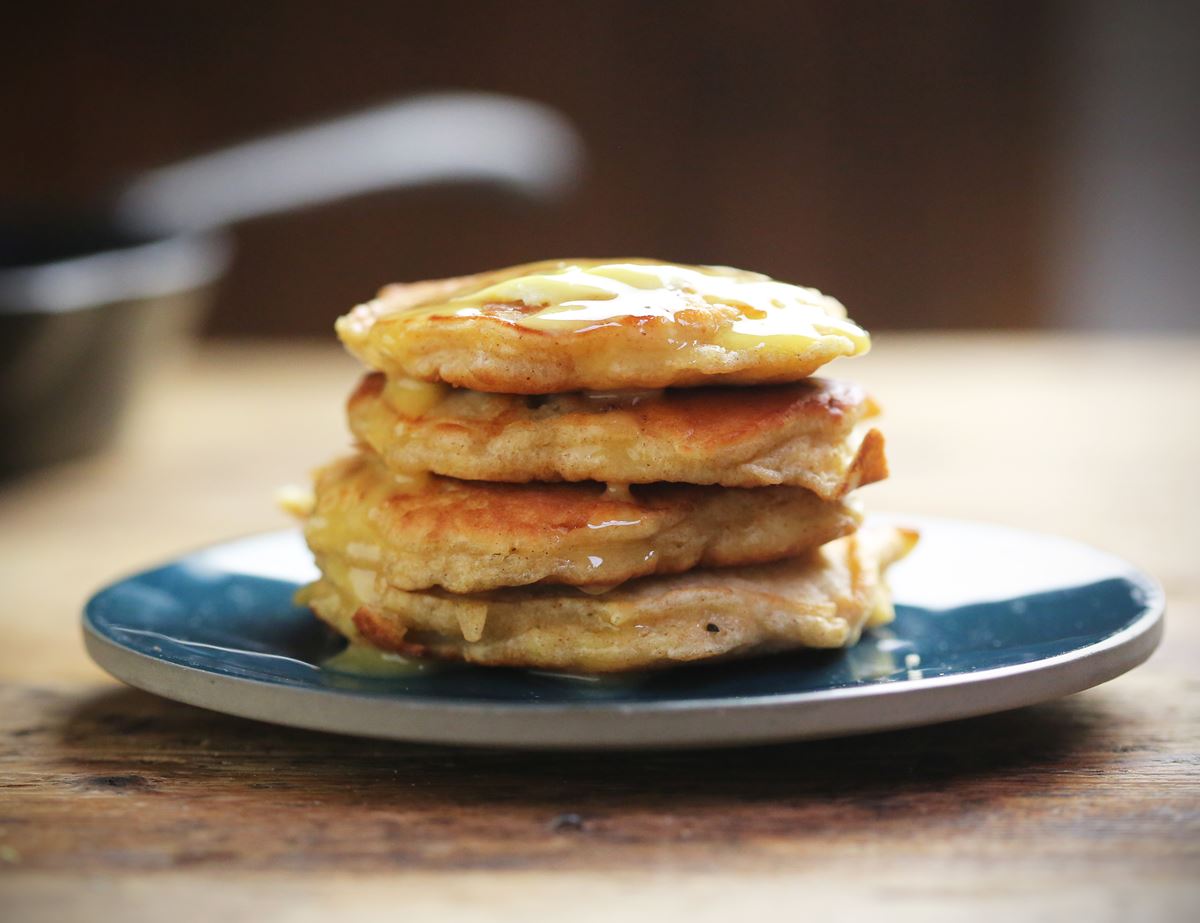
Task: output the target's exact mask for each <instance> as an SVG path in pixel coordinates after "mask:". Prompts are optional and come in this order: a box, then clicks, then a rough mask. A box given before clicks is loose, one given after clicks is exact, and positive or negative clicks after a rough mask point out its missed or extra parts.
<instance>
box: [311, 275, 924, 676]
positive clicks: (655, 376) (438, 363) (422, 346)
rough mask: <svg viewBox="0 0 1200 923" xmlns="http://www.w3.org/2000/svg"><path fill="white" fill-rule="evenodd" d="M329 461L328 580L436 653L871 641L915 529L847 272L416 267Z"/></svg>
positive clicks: (386, 304)
mask: <svg viewBox="0 0 1200 923" xmlns="http://www.w3.org/2000/svg"><path fill="white" fill-rule="evenodd" d="M337 330H338V334H339V336H340V337H341V338H342V340H343V342H344V343H345V345H346V346H347V347H348V348H349V350H350V351H351V352H352V353H353V354H354V355H356V356H358V357H359V358H360V359H361V360H362V361H363V362H365V363H366V364H367V365H368V366H370V367H371V368H373V369H374V370H375V371H374V372H372V373H370V374H368V375H367V376H366V378H365V379H363V381H362V382H361V384H360V385H359V387H358V389H357V390H356V391H355V393H354V394H353V395H352V397H351V398H350V402H349V407H348V411H349V419H350V427H351V429H352V431H353V433H354V435H355V437H356V439H357V442H358V446H357V450H356V451H355V453H354V454H353V455H351V456H349V457H347V458H344V459H341V460H339V461H336V462H334V463H333V464H331V465H329V466H327V467H326V468H324V469H322V470H321V471H319V472H318V473H317V476H316V490H315V498H314V504H313V508H312V510H311V513H310V514H309V515H308V516H307V520H306V524H305V536H306V538H307V541H308V544H309V546H310V548H311V549H312V551H313V553H314V555H315V557H316V561H317V564H318V566H319V567H320V570H321V574H322V576H321V579H320V580H318V581H317V582H316V583H314V584H312V585H310V586H308V587H306V588H305V589H304V590H303V591H301V598H302V600H303V601H304V602H305V603H307V604H308V605H309V606H311V608H312V609H313V611H314V612H315V613H316V614H317V615H318V616H319V617H320V618H322V619H323V620H325V621H326V622H328V623H329V624H331V625H332V626H334V627H335V628H336V629H337V630H338V631H340V632H342V633H343V634H345V635H347V636H348V637H349V638H350V639H351V640H352V641H354V642H357V643H360V644H365V645H368V646H371V647H374V648H378V649H381V650H384V651H392V652H396V653H400V654H404V655H408V656H413V657H430V658H436V659H461V660H467V661H471V662H475V663H485V664H497V665H507V666H524V667H537V668H543V669H554V670H566V671H576V672H608V671H616V670H628V669H635V668H641V667H649V666H661V665H667V664H672V663H681V662H687V661H696V660H702V659H709V658H714V657H728V656H741V655H746V654H751V653H763V652H768V651H778V650H784V649H790V648H798V647H824V648H828V647H840V646H845V645H849V644H853V643H854V642H855V641H856V640H857V639H858V637H859V635H860V633H861V631H862V629H863V628H864V627H865V626H868V625H876V624H881V623H883V622H886V621H888V620H890V618H891V605H890V602H889V597H888V593H887V589H886V586H885V584H884V581H883V572H884V570H885V569H886V567H887V566H888V565H889V564H890V563H892V562H893V561H895V560H897V559H898V558H900V557H902V556H903V555H904V554H905V553H906V552H907V551H908V549H909V548H911V546H912V544H913V543H914V542H915V540H916V536H915V535H914V534H913V533H911V532H906V531H903V530H898V529H892V528H865V529H862V530H859V525H860V522H861V513H860V511H859V510H858V508H857V506H856V505H855V504H854V503H853V502H852V501H851V500H849V499H848V494H849V493H850V492H851V491H853V490H854V489H855V488H857V487H859V486H861V485H863V484H868V483H870V482H872V481H876V480H879V479H881V478H883V477H885V476H886V474H887V468H886V462H885V459H884V454H883V438H882V436H881V435H880V434H879V432H878V431H877V430H876V429H874V428H872V426H871V421H872V418H873V417H874V416H875V415H876V413H877V409H876V407H875V405H874V404H873V403H872V402H871V400H870V399H869V398H868V397H867V396H866V395H865V394H864V393H863V392H862V391H861V390H860V389H859V388H858V387H856V386H854V385H852V384H847V383H843V382H835V381H829V380H824V379H819V378H810V377H808V376H810V375H811V374H812V373H813V372H814V371H815V370H816V369H818V368H819V367H820V366H821V365H823V364H824V363H826V362H828V361H830V360H831V359H834V358H837V357H839V356H853V355H858V354H861V353H863V352H865V351H866V350H867V348H868V346H869V340H868V337H867V335H866V333H865V332H864V331H863V330H862V329H861V328H859V327H858V326H856V325H855V324H854V323H853V322H851V321H849V320H847V319H846V316H845V310H844V309H843V308H842V306H841V305H840V304H839V303H838V302H836V301H834V300H833V299H831V298H827V297H825V296H823V295H821V294H820V293H818V292H816V291H814V290H812V289H806V288H800V287H798V286H792V285H786V284H784V283H780V282H775V281H773V280H771V279H768V278H767V277H765V276H762V275H759V274H756V273H748V272H742V271H740V270H734V269H728V268H724V267H692V266H679V265H675V264H670V263H660V262H656V261H651V260H632V259H630V260H562V261H549V262H545V263H536V264H529V265H525V266H518V267H513V268H511V269H505V270H498V271H495V272H490V273H483V274H480V275H477V276H470V277H460V278H455V279H446V280H439V281H434V282H420V283H415V284H411V285H393V286H389V287H387V288H385V289H384V290H383V291H382V292H381V293H380V294H379V296H378V297H377V298H376V299H375V300H374V301H371V302H368V303H367V304H364V305H360V306H359V307H357V308H355V309H354V310H353V311H352V312H350V314H348V315H347V316H345V317H343V318H341V319H340V320H339V321H338V325H337Z"/></svg>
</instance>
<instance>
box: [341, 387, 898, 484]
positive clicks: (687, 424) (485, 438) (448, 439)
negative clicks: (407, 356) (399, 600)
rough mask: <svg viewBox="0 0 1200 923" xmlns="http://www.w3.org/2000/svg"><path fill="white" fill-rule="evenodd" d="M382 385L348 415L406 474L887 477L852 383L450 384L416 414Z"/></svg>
mask: <svg viewBox="0 0 1200 923" xmlns="http://www.w3.org/2000/svg"><path fill="white" fill-rule="evenodd" d="M385 385H386V382H385V378H384V376H383V375H381V374H379V373H375V374H370V375H367V376H366V377H364V378H363V380H362V381H361V382H360V383H359V386H358V388H357V389H356V390H355V391H354V393H353V394H352V395H351V397H350V399H349V401H348V405H347V413H348V417H349V420H350V425H351V429H352V430H353V432H354V433H355V435H356V436H357V437H358V439H359V440H360V441H361V442H362V443H364V444H366V445H369V446H370V447H371V448H372V449H373V450H375V451H376V452H377V453H379V454H380V455H381V456H382V457H383V458H384V459H385V460H386V461H387V463H388V464H389V465H390V466H391V467H393V468H394V469H395V470H398V471H413V470H432V471H434V472H436V473H438V474H443V475H446V476H449V477H456V478H464V479H469V480H485V481H505V482H526V481H530V480H537V481H559V480H567V481H580V480H596V481H605V482H610V483H634V484H638V483H652V482H654V481H673V482H680V483H692V484H721V485H723V486H727V487H760V486H766V485H771V484H789V485H795V486H800V487H806V488H808V489H810V490H813V491H814V492H816V493H817V494H818V495H820V496H821V497H822V498H824V499H835V498H838V497H841V496H844V495H845V494H846V493H848V492H849V491H851V490H853V489H855V488H857V487H860V486H863V485H865V484H869V483H872V482H873V481H877V480H880V479H882V478H884V477H886V476H887V462H886V457H885V451H884V440H883V436H882V435H881V434H880V433H879V432H878V431H876V430H871V431H870V432H868V433H866V434H865V435H864V434H863V433H862V432H861V424H862V422H863V421H865V420H867V419H869V418H870V417H872V416H873V415H874V414H875V413H877V409H876V407H875V405H874V403H873V402H872V401H871V400H870V398H868V397H867V396H866V394H865V393H863V391H862V389H861V388H858V387H857V386H855V385H852V384H848V383H844V382H835V381H829V380H826V379H809V380H807V381H804V382H799V383H795V384H789V385H776V386H761V387H757V388H743V387H725V388H720V387H707V388H699V389H690V390H668V391H663V392H659V393H656V394H651V395H647V396H638V397H635V398H629V397H628V396H622V395H619V394H617V395H612V396H611V397H603V398H597V397H594V396H593V397H589V396H585V395H581V394H565V395H550V396H546V397H543V398H538V399H537V401H536V403H530V399H529V398H526V397H523V396H517V395H500V394H479V393H477V392H466V391H451V392H449V393H448V394H447V395H445V396H444V397H443V398H442V399H441V400H440V401H439V402H438V403H436V404H434V405H433V406H432V407H430V408H428V409H427V410H426V411H425V412H424V413H422V414H420V415H418V416H415V417H413V416H405V415H403V414H402V413H400V412H398V411H397V410H395V409H393V408H392V407H391V405H390V404H389V403H388V401H387V397H386V390H385ZM856 441H857V442H858V444H857V447H855V442H856Z"/></svg>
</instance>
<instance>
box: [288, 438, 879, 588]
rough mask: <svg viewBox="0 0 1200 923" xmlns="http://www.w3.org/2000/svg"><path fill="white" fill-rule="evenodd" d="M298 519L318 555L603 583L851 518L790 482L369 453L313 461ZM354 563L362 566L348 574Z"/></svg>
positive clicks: (790, 550)
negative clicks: (410, 463)
mask: <svg viewBox="0 0 1200 923" xmlns="http://www.w3.org/2000/svg"><path fill="white" fill-rule="evenodd" d="M315 486H316V490H315V505H314V508H313V511H312V513H311V515H310V516H309V517H308V518H307V521H306V523H305V538H306V539H307V541H308V544H309V547H310V548H311V549H312V550H313V552H314V553H315V554H316V555H317V557H318V560H320V561H321V566H322V569H323V570H324V571H325V573H326V575H327V576H328V575H329V573H330V571H329V570H328V569H327V568H330V567H332V568H336V569H337V570H338V571H339V573H343V574H345V575H346V577H345V579H346V580H347V581H350V580H353V579H364V578H362V577H361V575H366V579H371V580H375V579H381V580H383V581H384V582H385V583H386V584H387V585H388V586H391V587H394V588H398V589H403V590H417V589H425V588H427V587H432V586H438V587H443V588H445V589H447V590H451V591H453V592H456V593H473V592H479V591H482V590H489V589H494V588H496V587H511V586H524V585H526V584H531V583H539V582H548V583H560V584H569V585H573V586H588V587H601V588H603V587H607V586H611V585H613V584H617V583H620V582H622V581H624V580H628V579H630V578H633V577H641V576H645V575H648V574H655V573H659V574H662V573H677V572H679V571H683V570H687V569H688V568H690V567H695V566H697V565H703V566H717V567H720V566H726V565H736V564H747V563H757V562H761V561H773V560H776V559H778V558H781V557H787V556H790V555H796V554H800V553H802V552H804V551H808V550H810V549H812V548H815V547H817V546H818V545H821V544H823V543H825V542H828V541H831V540H832V539H835V538H838V537H839V536H842V535H846V534H848V533H850V532H852V531H853V530H854V529H855V528H856V527H857V526H858V523H859V521H860V516H859V513H858V512H857V510H856V509H855V508H853V507H851V506H849V505H847V504H846V503H843V502H840V501H825V500H821V499H820V498H819V497H817V495H816V494H814V493H812V492H811V491H808V490H805V489H803V488H800V487H759V488H755V489H753V490H742V489H739V488H722V487H695V486H691V485H687V484H650V485H644V486H635V487H632V488H630V489H628V490H624V491H612V490H606V489H605V486H604V485H603V484H596V483H593V482H582V483H578V484H494V483H487V482H482V481H459V480H454V479H451V478H442V477H436V476H429V477H426V478H423V479H420V480H419V481H417V482H416V483H410V484H406V483H402V482H399V481H397V479H396V476H395V475H393V474H392V473H391V472H390V471H389V470H388V469H387V468H386V467H385V466H384V465H383V463H382V461H380V460H379V459H378V457H377V456H375V455H374V454H373V453H369V452H364V453H360V454H358V455H354V456H351V457H349V458H345V459H342V460H341V461H338V462H335V463H334V464H332V465H330V466H329V467H327V468H325V469H324V470H322V471H320V472H318V475H317V478H316V485H315ZM355 573H357V574H359V575H360V577H359V578H355V577H354V576H353V575H354V574H355Z"/></svg>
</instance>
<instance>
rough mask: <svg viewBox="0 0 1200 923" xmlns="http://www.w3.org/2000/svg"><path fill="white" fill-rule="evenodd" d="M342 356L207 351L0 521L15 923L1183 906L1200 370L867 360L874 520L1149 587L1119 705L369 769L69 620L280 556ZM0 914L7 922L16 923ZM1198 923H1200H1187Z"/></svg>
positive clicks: (342, 368) (335, 424)
mask: <svg viewBox="0 0 1200 923" xmlns="http://www.w3.org/2000/svg"><path fill="white" fill-rule="evenodd" d="M355 374H356V371H355V368H354V366H353V364H352V363H351V362H350V361H349V360H348V359H346V358H345V357H343V356H342V355H341V354H340V353H339V352H338V351H337V350H336V349H334V348H333V347H331V346H322V347H315V346H314V347H287V348H282V347H274V346H266V345H258V346H236V347H234V346H214V347H210V348H208V349H207V350H206V351H205V352H203V353H202V354H200V355H198V356H197V357H196V358H195V359H194V361H189V362H185V363H183V364H182V365H180V366H179V367H177V368H175V369H174V370H172V371H171V372H169V373H167V374H164V375H162V376H161V377H160V378H159V379H158V380H157V381H156V383H155V387H154V388H153V391H152V393H149V394H147V395H146V396H145V399H144V400H143V401H142V402H141V403H140V405H139V406H138V407H137V410H136V413H135V414H134V419H133V420H132V424H131V426H130V427H129V430H128V432H127V434H126V437H125V438H124V440H123V442H122V444H121V445H120V446H119V447H118V448H117V449H115V450H113V451H112V452H110V453H109V454H107V455H106V456H104V457H101V458H95V459H92V460H89V461H86V462H81V463H76V464H73V465H70V466H67V467H63V468H61V469H58V470H54V471H47V472H45V473H43V474H39V475H37V476H35V477H30V478H28V479H25V480H22V481H19V482H16V483H10V484H8V485H5V486H4V487H3V488H2V489H0V576H2V578H3V582H2V583H0V588H2V592H3V601H4V605H3V608H2V609H0V628H2V630H3V637H4V639H5V642H4V644H3V645H2V646H0V681H2V683H3V686H2V688H0V918H3V919H4V920H14V921H16V920H47V921H61V920H85V919H86V920H106V919H146V920H163V919H170V920H172V921H173V923H174V921H186V920H201V919H204V920H210V919H213V918H216V919H220V920H221V921H222V923H226V921H235V920H250V919H261V918H263V917H265V916H270V917H276V918H281V919H287V920H322V921H327V920H328V919H330V915H331V914H333V913H347V914H348V916H346V917H345V918H346V919H361V918H362V915H364V914H366V913H371V914H373V915H377V916H382V915H383V914H385V913H386V914H388V915H389V916H395V917H398V918H409V919H414V918H415V919H421V918H426V917H429V916H440V917H442V918H445V919H453V920H467V921H473V920H493V919H531V918H532V919H536V918H538V917H540V916H543V915H545V916H549V915H551V914H553V915H555V916H558V917H562V918H565V919H570V920H611V919H614V918H618V917H614V913H615V911H616V910H617V909H618V908H620V909H622V910H623V911H624V913H623V914H622V915H621V917H619V918H621V919H635V918H636V919H656V920H657V919H662V918H669V917H681V918H683V917H686V918H688V919H689V920H694V921H702V920H722V921H724V920H728V919H731V918H733V919H751V918H761V919H791V918H801V917H803V918H809V919H825V918H828V917H831V916H832V917H836V918H858V919H861V918H863V917H864V915H865V914H867V913H871V914H875V915H880V916H882V915H887V917H888V918H889V919H896V918H899V919H904V920H907V919H913V920H918V919H919V920H929V919H941V918H946V919H950V918H953V919H961V914H963V913H964V912H969V913H971V914H972V915H973V916H974V918H975V919H1008V918H1010V916H1011V915H1012V914H1013V913H1015V912H1020V913H1021V914H1022V915H1024V916H1026V917H1028V916H1033V917H1041V918H1046V919H1061V918H1062V917H1063V916H1065V915H1066V914H1067V913H1074V914H1076V915H1085V914H1086V917H1087V918H1088V919H1093V920H1094V919H1101V918H1109V919H1125V918H1136V919H1139V920H1144V919H1153V918H1158V919H1184V918H1188V917H1189V911H1190V912H1192V913H1194V912H1195V910H1196V907H1198V906H1200V886H1198V885H1197V881H1198V879H1200V786H1198V782H1200V751H1198V747H1200V708H1198V707H1197V706H1198V704H1200V696H1198V695H1197V692H1198V690H1200V682H1198V680H1197V667H1198V665H1200V580H1198V577H1197V564H1196V556H1197V553H1198V552H1200V529H1198V527H1197V514H1198V513H1200V503H1197V499H1198V497H1200V492H1198V489H1197V480H1198V477H1200V436H1198V429H1197V425H1196V422H1195V417H1196V405H1197V399H1198V398H1200V341H1196V340H1181V339H1166V338H1163V339H1143V340H1139V341H1137V342H1135V343H1133V344H1132V345H1129V344H1125V345H1122V344H1120V343H1118V342H1117V341H1115V340H1104V339H1087V338H1078V337H1046V336H1031V335H1030V336H1016V335H999V334H994V335H989V336H970V337H968V336H950V335H939V336H887V335H883V336H880V337H878V338H877V343H876V349H875V351H874V353H872V355H871V356H869V357H868V358H866V359H863V360H856V361H855V362H853V363H844V364H843V365H842V366H841V367H839V368H838V369H837V374H841V375H844V376H854V377H857V378H859V379H861V380H863V381H864V382H866V383H868V384H869V385H870V387H871V388H872V389H873V391H874V392H875V393H876V394H877V395H878V396H879V397H880V398H881V400H882V401H883V403H884V405H885V407H886V409H887V411H888V417H887V430H888V433H889V440H890V448H891V455H892V459H893V469H894V474H893V479H892V480H891V481H890V482H888V483H887V484H883V485H879V486H877V487H872V488H870V492H869V497H868V500H869V502H870V503H872V504H874V506H875V507H876V508H886V509H899V510H908V511H917V512H922V513H933V514H945V515H953V516H962V517H971V518H979V519H988V520H994V521H997V522H1004V523H1010V524H1014V525H1019V526H1025V527H1029V528H1033V529H1041V530H1048V531H1053V532H1059V533H1062V534H1065V535H1069V536H1073V537H1075V538H1079V539H1083V540H1085V541H1088V542H1091V543H1094V544H1096V545H1098V546H1100V547H1103V548H1107V549H1110V550H1112V551H1114V552H1116V553H1118V554H1121V555H1123V556H1126V557H1128V558H1130V559H1132V560H1133V561H1135V562H1137V563H1139V564H1141V565H1142V566H1144V567H1145V568H1147V569H1149V570H1150V571H1152V572H1153V573H1155V574H1156V575H1157V576H1158V577H1159V578H1160V579H1161V580H1162V581H1163V582H1164V583H1165V585H1166V587H1167V592H1168V596H1169V600H1170V608H1171V614H1170V620H1169V624H1168V630H1167V640H1166V642H1165V643H1164V645H1163V647H1162V649H1160V651H1159V652H1158V653H1157V654H1156V655H1155V656H1154V657H1153V658H1152V659H1151V660H1150V662H1149V663H1147V664H1146V665H1145V666H1143V667H1141V668H1139V669H1138V670H1136V671H1134V672H1133V673H1131V674H1129V675H1127V676H1125V677H1122V678H1120V679H1118V680H1116V681H1114V682H1112V683H1109V684H1107V685H1105V686H1103V687H1101V688H1098V689H1095V690H1092V691H1090V692H1086V693H1083V694H1080V695H1077V696H1073V697H1071V698H1069V699H1066V700H1063V701H1059V702H1054V703H1049V704H1046V705H1041V706H1038V707H1034V708H1027V709H1022V710H1020V711H1017V712H1012V713H1008V714H1002V715H996V716H993V717H988V718H982V719H976V720H972V721H963V722H958V723H954V724H947V725H943V726H940V727H931V728H925V729H920V730H912V731H903V732H896V733H888V734H881V735H876V736H869V737H861V738H855V739H847V740H834V741H828V742H822V743H809V744H797V745H793V746H779V747H769V748H757V749H749V750H741V751H727V752H702V753H679V754H673V753H636V754H631V755H623V754H616V753H614V754H602V755H594V754H590V755H574V754H559V755H547V754H540V755H536V754H535V755H528V754H522V753H513V752H499V751H471V750H453V749H439V748H432V747H424V746H410V745H405V744H399V743H381V742H377V741H365V740H354V739H348V738H340V737H336V736H330V735H323V734H318V733H308V732H302V731H293V730H286V729H282V728H275V727H270V726H267V725H262V724H257V723H254V722H250V721H244V720H239V719H235V718H228V717H224V716H221V715H217V714H209V713H206V712H204V711H201V710H199V709H196V708H190V707H187V706H183V705H177V704H174V703H172V702H167V701H164V700H160V699H157V698H155V697H153V696H150V695H147V694H144V693H141V692H137V691H133V690H130V689H126V688H124V687H122V686H120V685H118V684H117V683H115V682H113V681H111V680H109V679H108V678H107V677H105V676H104V675H103V674H102V673H101V672H100V671H99V670H97V669H96V668H95V667H93V666H92V665H91V664H90V663H89V661H88V660H87V658H86V657H85V655H84V653H83V650H82V647H81V644H80V640H79V631H78V627H77V623H78V612H79V608H80V605H81V603H82V602H83V600H84V598H85V596H86V595H87V594H88V592H89V591H90V590H91V589H93V588H94V587H95V586H96V585H98V584H100V583H101V582H104V581H107V580H108V579H110V578H112V577H113V576H114V575H116V574H119V573H121V572H124V571H129V570H131V569H136V568H139V567H141V566H142V565H145V564H148V563H151V562H154V561H157V560H162V559H164V558H167V557H169V556H172V555H174V554H175V553H176V552H179V551H181V550H184V549H187V548H190V547H194V546H196V545H198V544H202V543H206V542H209V541H213V540H217V539H221V538H224V537H227V536H231V535H236V534H238V533H243V532H247V531H251V530H257V529H268V528H277V527H280V526H281V525H283V524H284V522H285V521H284V519H283V517H282V515H281V514H279V513H278V512H277V511H276V510H275V509H274V507H273V505H272V491H273V489H274V488H275V487H276V486H277V485H279V484H281V483H285V482H289V481H293V482H294V481H300V480H302V479H303V478H304V476H305V473H306V471H307V470H308V469H309V468H310V467H311V466H312V465H314V464H315V463H317V462H319V461H321V460H322V459H324V458H326V457H327V456H329V455H331V454H332V453H333V452H334V451H336V450H337V448H338V447H339V446H343V445H345V444H347V442H348V439H347V437H346V435H345V431H344V427H343V422H342V417H341V402H342V399H343V397H344V395H345V394H346V392H347V391H348V389H349V386H350V384H351V382H352V380H353V379H354V376H355ZM6 908H7V910H6ZM1191 918H1193V919H1194V917H1191Z"/></svg>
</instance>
